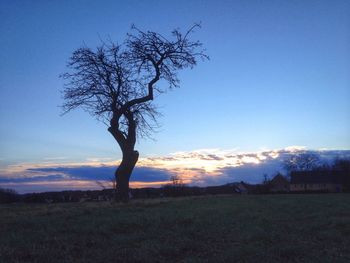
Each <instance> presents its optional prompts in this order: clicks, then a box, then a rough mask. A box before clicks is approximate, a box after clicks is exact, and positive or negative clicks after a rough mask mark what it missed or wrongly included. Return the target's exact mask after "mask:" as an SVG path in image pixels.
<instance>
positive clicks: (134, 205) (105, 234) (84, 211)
mask: <svg viewBox="0 0 350 263" xmlns="http://www.w3.org/2000/svg"><path fill="white" fill-rule="evenodd" d="M0 224H1V225H0V262H1V263H6V262H60V263H62V262H73V263H74V262H350V195H349V194H334V195H333V194H324V195H270V196H216V197H215V196H211V197H197V198H181V199H157V200H145V201H133V202H131V203H130V204H128V205H118V204H110V203H73V204H69V203H66V204H50V205H44V204H40V205H25V204H15V205H6V206H4V205H3V206H0Z"/></svg>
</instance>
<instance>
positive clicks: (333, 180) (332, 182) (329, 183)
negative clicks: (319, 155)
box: [290, 170, 344, 192]
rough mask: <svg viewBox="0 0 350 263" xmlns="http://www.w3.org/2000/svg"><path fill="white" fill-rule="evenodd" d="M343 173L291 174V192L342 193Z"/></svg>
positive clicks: (321, 171) (310, 172) (314, 172)
mask: <svg viewBox="0 0 350 263" xmlns="http://www.w3.org/2000/svg"><path fill="white" fill-rule="evenodd" d="M343 179H344V176H343V174H342V173H340V172H337V171H330V170H316V171H297V172H292V173H291V182H290V191H291V192H306V191H308V192H342V190H343Z"/></svg>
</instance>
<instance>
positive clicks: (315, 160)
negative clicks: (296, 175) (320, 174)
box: [283, 152, 321, 173]
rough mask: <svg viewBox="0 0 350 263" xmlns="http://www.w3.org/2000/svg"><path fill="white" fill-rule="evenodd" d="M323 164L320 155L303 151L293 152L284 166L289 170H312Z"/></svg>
mask: <svg viewBox="0 0 350 263" xmlns="http://www.w3.org/2000/svg"><path fill="white" fill-rule="evenodd" d="M320 165H321V160H320V157H319V156H318V155H317V154H315V153H312V152H310V153H308V152H302V153H297V154H293V155H292V156H290V157H289V158H287V159H286V160H284V163H283V166H284V168H285V169H286V170H287V171H288V172H289V173H291V172H293V171H310V170H313V169H316V168H319V167H320Z"/></svg>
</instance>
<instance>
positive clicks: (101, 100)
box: [62, 24, 208, 202]
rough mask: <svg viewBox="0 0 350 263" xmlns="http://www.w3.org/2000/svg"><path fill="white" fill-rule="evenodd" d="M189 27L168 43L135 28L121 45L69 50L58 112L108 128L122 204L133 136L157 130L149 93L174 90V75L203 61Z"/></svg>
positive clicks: (133, 158) (176, 83)
mask: <svg viewBox="0 0 350 263" xmlns="http://www.w3.org/2000/svg"><path fill="white" fill-rule="evenodd" d="M198 27H199V25H198V24H195V25H194V26H192V27H191V28H190V29H189V30H188V31H187V32H185V33H184V34H183V33H181V32H180V31H179V30H174V31H173V32H172V39H168V38H166V37H164V36H162V35H161V34H159V33H156V32H152V31H146V32H144V31H141V30H139V29H138V28H136V27H133V28H132V33H131V34H128V35H127V38H126V40H125V42H124V43H123V44H122V45H118V44H114V43H108V44H106V43H103V44H102V45H101V46H99V47H98V48H97V50H96V51H93V50H91V49H90V48H87V47H82V48H79V49H77V50H76V51H74V52H73V55H72V56H71V58H70V60H69V63H68V68H69V71H68V72H66V73H64V74H63V75H62V77H63V79H65V80H66V84H65V88H64V90H63V95H64V100H65V102H64V104H63V106H62V107H63V110H64V113H66V112H69V111H71V110H72V109H75V108H78V107H80V108H82V109H84V110H85V111H87V112H89V113H90V114H91V115H93V116H95V117H97V119H98V120H101V121H103V122H104V123H105V124H107V125H108V131H109V132H110V133H111V134H112V136H113V137H114V139H115V140H116V141H117V143H118V144H119V147H120V149H121V151H122V155H123V157H122V161H121V163H120V165H119V167H118V168H117V170H116V172H115V177H116V183H117V186H116V187H117V193H118V198H119V200H121V201H123V202H126V201H128V191H129V179H130V176H131V174H132V171H133V169H134V167H135V165H136V163H137V161H138V158H139V153H138V151H136V150H135V143H136V139H137V138H138V137H145V136H146V137H147V136H149V135H150V133H151V132H152V131H153V130H154V128H156V127H157V116H158V112H157V109H156V107H155V105H154V104H153V103H152V101H153V99H154V97H155V95H156V94H157V93H158V94H159V93H161V92H162V91H164V90H165V88H164V87H162V88H161V87H160V85H158V84H159V83H160V82H162V84H165V83H167V84H168V87H169V88H174V87H178V86H179V79H178V77H177V72H178V71H179V70H181V69H184V68H192V67H193V66H195V65H196V64H197V60H198V58H200V59H207V58H208V57H207V56H206V55H205V54H204V50H203V49H202V48H201V47H202V44H201V43H200V42H199V41H191V40H190V35H191V33H193V31H194V30H195V29H196V28H198Z"/></svg>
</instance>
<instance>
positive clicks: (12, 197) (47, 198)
mask: <svg viewBox="0 0 350 263" xmlns="http://www.w3.org/2000/svg"><path fill="white" fill-rule="evenodd" d="M233 193H235V191H234V188H233V187H232V186H230V185H222V186H209V187H194V186H193V187H192V186H185V185H181V186H178V185H176V186H172V185H167V186H164V187H161V188H136V189H130V196H131V197H132V198H157V197H177V196H196V195H205V194H233ZM114 196H115V189H103V190H88V191H80V190H77V191H61V192H43V193H29V194H17V193H16V192H15V191H13V190H11V189H0V203H13V202H24V203H59V202H88V201H108V200H113V198H114Z"/></svg>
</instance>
